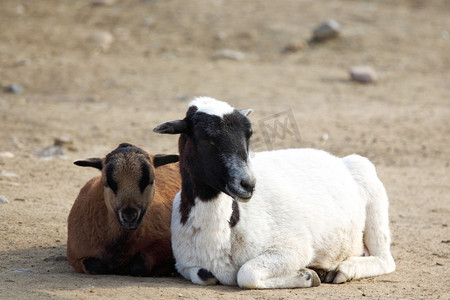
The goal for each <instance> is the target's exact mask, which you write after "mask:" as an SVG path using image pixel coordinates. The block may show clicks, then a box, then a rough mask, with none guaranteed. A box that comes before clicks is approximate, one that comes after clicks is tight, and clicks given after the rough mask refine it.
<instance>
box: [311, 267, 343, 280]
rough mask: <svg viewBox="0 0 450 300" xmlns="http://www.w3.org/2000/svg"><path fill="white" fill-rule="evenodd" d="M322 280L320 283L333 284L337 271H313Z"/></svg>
mask: <svg viewBox="0 0 450 300" xmlns="http://www.w3.org/2000/svg"><path fill="white" fill-rule="evenodd" d="M313 270H314V271H315V272H316V273H317V275H318V276H319V278H320V282H322V283H333V281H334V278H335V277H336V274H337V271H335V270H332V271H326V270H324V269H313Z"/></svg>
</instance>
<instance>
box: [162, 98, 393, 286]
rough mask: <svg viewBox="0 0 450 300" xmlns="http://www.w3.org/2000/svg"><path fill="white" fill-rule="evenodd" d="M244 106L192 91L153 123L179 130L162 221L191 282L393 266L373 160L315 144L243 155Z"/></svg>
mask: <svg viewBox="0 0 450 300" xmlns="http://www.w3.org/2000/svg"><path fill="white" fill-rule="evenodd" d="M249 112H250V110H246V111H238V110H236V109H234V108H232V107H231V106H229V105H228V104H227V103H225V102H221V101H218V100H215V99H212V98H207V97H201V98H197V99H194V101H192V102H191V104H190V106H189V109H188V111H187V114H186V117H185V118H184V119H183V120H176V121H171V122H165V123H163V124H160V125H158V126H157V127H156V128H155V129H154V131H155V132H158V133H169V134H178V133H180V134H181V135H180V139H179V152H180V172H181V176H182V188H181V190H180V192H179V193H178V194H177V195H176V196H175V199H174V204H173V211H172V223H171V232H172V248H173V252H174V256H175V259H176V268H177V270H178V271H179V272H180V273H181V274H182V275H183V276H184V277H185V278H186V279H189V280H191V281H192V282H194V283H197V284H214V283H216V282H217V281H219V282H220V283H222V284H225V285H236V284H238V285H239V286H240V287H242V288H261V289H263V288H296V287H311V286H317V285H319V284H320V279H321V280H322V281H325V282H333V283H343V282H345V281H349V280H352V279H358V278H364V277H370V276H377V275H382V274H387V273H390V272H393V271H394V270H395V263H394V259H393V258H392V255H391V253H390V242H391V239H390V232H389V219H388V197H387V194H386V191H385V189H384V186H383V184H382V183H381V181H380V180H379V179H378V177H377V174H376V171H375V167H374V166H373V164H372V163H370V162H369V160H367V159H366V158H364V157H361V156H359V155H355V154H353V155H349V156H346V157H344V158H342V159H341V158H337V157H335V156H332V155H331V154H328V153H327V152H324V151H320V150H314V149H288V150H279V151H270V152H259V153H256V154H255V156H254V158H251V159H250V157H249V155H248V147H249V139H250V136H251V134H252V130H251V124H250V121H249V120H248V118H247V117H246V115H248V113H249ZM365 247H366V248H367V250H368V253H367V254H368V255H369V256H362V255H363V253H364V248H365ZM314 270H318V271H319V270H320V272H319V274H320V275H321V277H320V279H319V277H318V276H317V273H316V271H314Z"/></svg>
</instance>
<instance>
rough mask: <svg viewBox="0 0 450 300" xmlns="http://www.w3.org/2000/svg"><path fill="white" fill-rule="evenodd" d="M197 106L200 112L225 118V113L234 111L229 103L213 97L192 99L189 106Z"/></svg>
mask: <svg viewBox="0 0 450 300" xmlns="http://www.w3.org/2000/svg"><path fill="white" fill-rule="evenodd" d="M191 106H196V107H197V109H198V111H199V112H203V113H206V114H209V115H215V116H218V117H221V118H223V116H224V115H226V114H230V113H232V112H233V111H234V108H233V107H231V106H230V105H229V104H228V103H226V102H223V101H219V100H216V99H214V98H211V97H197V98H195V99H194V100H192V101H191V103H190V104H189V107H191Z"/></svg>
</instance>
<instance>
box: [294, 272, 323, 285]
mask: <svg viewBox="0 0 450 300" xmlns="http://www.w3.org/2000/svg"><path fill="white" fill-rule="evenodd" d="M298 273H299V275H300V276H301V277H304V278H305V280H306V281H311V287H315V286H319V285H320V278H319V275H317V273H316V271H315V270H312V269H308V268H305V269H301V270H300V271H299V272H298Z"/></svg>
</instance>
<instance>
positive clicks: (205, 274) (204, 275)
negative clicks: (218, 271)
mask: <svg viewBox="0 0 450 300" xmlns="http://www.w3.org/2000/svg"><path fill="white" fill-rule="evenodd" d="M197 275H198V277H199V278H200V279H201V280H203V281H208V280H210V279H213V278H216V277H215V276H214V275H213V273H211V272H210V271H208V270H205V269H203V268H202V269H200V270H198V272H197Z"/></svg>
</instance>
